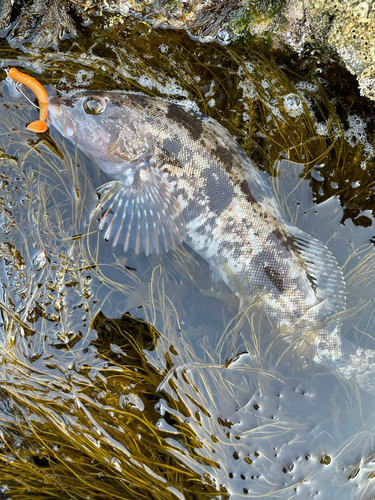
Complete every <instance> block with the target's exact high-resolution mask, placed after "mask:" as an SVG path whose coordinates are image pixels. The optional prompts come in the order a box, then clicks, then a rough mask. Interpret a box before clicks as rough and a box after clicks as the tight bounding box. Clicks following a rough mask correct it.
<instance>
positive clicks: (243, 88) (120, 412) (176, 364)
mask: <svg viewBox="0 0 375 500" xmlns="http://www.w3.org/2000/svg"><path fill="white" fill-rule="evenodd" d="M132 36H133V39H132V40H133V42H134V44H135V43H138V46H137V48H138V49H139V48H140V47H142V44H143V43H144V44H145V52H144V53H143V54H142V56H140V55H139V54H140V51H139V50H138V51H137V50H135V49H134V48H133V47H131V44H130V42H129V44H128V45H126V44H125V43H123V42H121V40H117V39H115V38H114V39H113V40H112V42H111V43H109V42H108V46H107V51H108V53H107V54H106V57H104V54H102V57H103V59H102V60H99V59H98V56H97V55H95V50H96V49H95V44H93V47H92V48H91V49H90V50H89V51H87V52H85V51H84V50H81V49H80V48H79V46H74V44H73V46H72V49H71V53H70V54H69V55H67V54H62V53H59V54H53V55H51V54H46V53H44V54H41V55H40V56H39V57H40V58H39V59H38V58H36V57H35V56H34V55H30V54H29V55H21V56H20V59H19V60H18V61H16V60H12V61H10V56H9V55H8V62H7V61H3V64H4V65H6V64H8V65H15V66H17V65H18V66H19V67H20V69H21V65H22V64H24V66H25V67H28V68H29V69H34V70H35V71H36V70H37V69H38V68H39V69H42V71H43V76H44V78H47V77H49V81H51V83H54V84H55V85H58V88H59V89H60V90H64V89H65V88H66V89H69V88H70V87H72V86H76V87H81V86H83V85H86V84H87V85H89V86H91V87H95V86H96V88H99V86H100V88H105V87H106V88H108V86H110V85H111V80H110V77H112V84H113V87H115V88H128V87H131V88H137V89H138V90H139V89H142V90H144V91H147V92H149V93H155V94H158V95H164V96H169V97H174V98H177V99H184V100H186V99H189V100H193V101H194V102H195V104H196V105H198V106H199V107H200V108H201V109H202V111H205V112H209V113H211V114H212V115H213V116H215V117H216V118H218V119H220V120H221V122H222V123H224V125H226V126H228V127H229V129H230V130H231V131H232V133H235V134H236V137H238V139H239V141H240V142H241V143H242V144H243V145H244V146H245V147H246V148H247V150H248V151H249V152H251V153H253V156H254V158H255V159H256V160H257V161H258V162H259V163H262V160H264V159H268V163H266V164H265V167H266V169H268V170H270V171H271V172H272V174H273V175H272V176H269V182H270V185H271V186H272V187H273V189H274V190H275V192H276V194H277V197H278V199H279V202H280V206H281V207H282V209H283V210H284V212H285V213H286V214H287V216H288V218H289V219H290V220H292V221H293V222H294V223H295V224H296V225H298V227H300V228H301V229H303V230H305V231H306V232H308V233H310V234H311V235H313V236H315V237H317V238H318V239H320V240H321V241H323V242H324V243H326V244H327V245H328V246H329V248H330V249H331V251H332V252H333V254H334V255H335V257H336V258H337V260H338V262H339V265H340V266H341V267H342V268H343V270H344V274H345V278H346V282H347V286H348V313H347V314H346V315H345V317H344V328H343V331H344V332H345V333H346V334H347V335H348V336H349V338H351V340H355V341H356V342H358V343H360V344H361V345H364V346H368V347H372V348H374V347H375V342H374V340H373V339H374V338H375V332H374V326H373V321H372V316H373V309H374V307H373V296H374V293H373V291H374V280H373V274H374V273H373V267H374V263H375V261H374V258H375V254H374V250H373V243H372V242H371V240H372V239H373V238H374V233H373V229H372V225H371V224H372V219H373V215H372V212H371V210H372V205H371V203H372V201H371V196H372V178H373V175H372V170H371V168H372V163H371V162H372V160H371V158H372V157H371V147H370V146H371V144H369V143H366V138H365V137H364V136H363V135H362V136H361V135H359V136H358V137H359V138H358V137H357V138H356V139H355V133H354V132H355V131H357V132H358V130H359V129H358V127H359V125H358V124H357V125H356V124H355V123H349V126H348V127H347V128H346V129H345V130H344V131H340V128H339V125H340V123H341V124H342V126H343V127H344V124H343V122H340V121H339V120H337V121H336V122H335V118H334V117H335V116H336V115H334V114H333V110H332V109H331V108H330V107H329V100H327V101H324V92H323V91H322V90H321V89H319V87H318V86H317V84H315V87H308V85H313V84H311V83H309V84H307V83H306V82H300V84H299V87H294V86H293V83H292V82H291V81H289V80H288V79H287V78H286V77H285V75H282V74H280V75H276V74H275V73H274V72H275V69H274V66H272V65H271V64H270V67H269V68H268V67H267V66H266V65H265V63H264V62H263V63H262V62H261V61H259V60H257V59H256V57H255V56H253V59H251V55H249V54H248V55H247V56H246V57H242V56H240V55H238V54H232V53H230V52H229V53H228V52H226V51H227V50H229V49H224V48H215V49H210V50H209V49H208V48H207V46H201V48H199V47H198V49H193V48H192V47H190V46H189V47H188V48H186V47H184V46H183V43H182V42H183V40H182V41H181V39H180V38H179V37H177V38H176V39H175V40H174V41H173V39H171V40H170V41H168V40H169V39H168V38H166V35H165V34H164V33H160V32H156V33H155V35H153V34H152V33H151V32H148V31H147V30H146V28H144V27H142V28H139V29H138V31H136V32H135V33H134V32H133V33H132ZM153 36H155V39H153V38H152V37H153ZM179 36H180V35H179ZM93 37H97V40H98V41H100V37H101V35H100V33H94V35H93ZM134 40H137V42H135V41H134ZM142 40H145V41H142ZM146 40H147V42H146ZM150 40H151V41H152V40H153V41H154V42H155V46H156V45H157V44H158V50H159V52H158V54H159V56H160V60H158V59H157V58H156V55H155V54H154V53H153V52H150V53H149V54H148V52H147V50H146V49H147V45H146V43H150ZM98 43H99V42H98ZM77 47H78V48H77ZM162 47H163V48H162ZM194 50H196V52H194ZM85 53H87V54H89V55H86V56H84V54H85ZM110 55H111V57H110ZM94 56H95V57H96V58H95V57H94ZM167 56H168V57H167ZM12 57H16V53H15V54H14V55H13V56H12ZM141 57H142V58H143V59H142V58H141ZM231 57H232V58H231ZM184 58H185V59H184ZM147 60H149V61H150V63H149V65H148V66H145V61H146V62H147ZM142 64H143V65H142ZM30 65H31V66H30ZM64 68H65V69H66V71H65V74H63V73H64ZM90 68H94V70H95V71H94V72H90V71H92V70H90ZM223 68H224V69H225V71H227V74H226V76H227V77H226V78H225V79H221V80H220V79H219V77H218V75H219V74H221V73H222V72H223ZM183 71H185V73H184V74H183ZM260 71H263V72H264V73H263V77H264V79H263V80H261V79H260V78H261V74H260ZM267 71H269V74H273V76H272V77H268V76H267V75H268V73H267ZM106 72H107V73H108V75H107V76H106V75H105V73H106ZM186 75H188V76H187V77H186ZM251 75H253V76H251ZM34 76H37V75H36V74H35V75H34ZM266 77H267V78H268V79H267V78H266ZM277 77H279V79H277ZM62 78H63V79H64V80H63V81H62ZM198 78H200V79H201V80H200V81H199V80H198ZM283 78H284V80H283ZM257 81H259V83H258V87H257V86H256V82H257ZM272 87H274V88H272ZM110 88H111V87H110ZM49 89H50V90H51V91H52V87H49ZM262 89H263V90H262ZM298 89H299V90H300V92H301V93H300V94H299V96H297V97H298V99H299V101H298V99H297V98H296V97H294V98H291V97H290V96H291V95H296V92H299V90H298ZM303 91H304V92H305V93H303ZM0 92H1V95H2V97H1V99H0V109H1V110H2V111H1V118H0V120H1V122H0V147H1V148H2V155H1V158H0V162H1V174H2V190H1V201H2V203H1V214H0V215H1V218H2V224H1V233H2V235H1V242H2V243H1V249H0V250H1V257H2V260H1V269H0V276H1V283H2V289H1V295H2V296H1V304H0V307H1V315H2V336H3V342H4V345H3V349H2V351H3V352H2V365H1V376H0V379H1V381H2V382H1V390H2V392H3V396H4V397H3V404H2V407H1V413H0V419H1V430H2V434H0V437H1V442H2V453H0V458H1V459H2V462H0V472H1V474H0V488H1V491H2V493H3V494H4V497H5V498H19V499H21V498H23V496H25V497H26V496H28V495H29V494H32V493H38V494H40V495H42V496H43V495H44V497H45V498H51V497H53V496H57V495H58V496H59V498H86V497H87V495H90V496H91V497H92V498H103V496H105V497H106V498H135V497H137V498H139V497H143V498H160V499H164V498H189V499H190V498H203V497H204V498H213V497H219V498H227V497H228V496H229V497H230V498H231V499H237V498H257V497H260V496H263V497H264V496H266V497H267V498H275V499H276V498H280V499H283V498H303V499H305V498H307V497H315V496H316V497H318V496H324V498H326V499H332V500H333V499H336V498H337V499H339V498H340V499H341V498H344V497H345V498H350V497H354V498H363V499H366V498H368V499H369V498H371V495H372V488H373V486H372V481H371V477H372V475H373V473H374V464H373V463H372V460H373V459H374V455H373V454H374V450H373V445H372V442H373V433H374V427H373V423H372V422H373V411H374V399H373V397H371V396H369V395H367V394H365V393H363V392H359V391H358V390H357V388H356V387H355V386H353V385H351V384H350V383H348V382H346V381H343V380H341V379H340V378H339V377H338V376H337V375H336V374H334V373H331V372H328V371H327V370H325V369H323V368H321V367H319V366H316V365H314V364H312V363H309V362H308V360H307V361H305V362H302V361H301V359H300V357H299V356H297V355H296V354H293V353H291V350H290V349H288V346H287V345H285V344H284V343H283V342H282V339H280V338H279V336H278V333H279V332H277V331H274V329H272V326H271V325H270V322H269V320H268V318H267V317H266V315H265V314H264V311H262V310H261V308H260V307H259V306H258V305H257V304H252V305H251V307H249V308H248V309H247V310H246V311H244V312H240V313H238V309H239V301H238V300H237V299H236V298H235V297H234V296H233V295H232V294H231V292H230V290H229V289H228V288H226V287H225V286H224V285H222V284H220V283H214V282H213V280H212V276H211V273H210V270H209V269H208V267H207V264H206V263H205V262H204V261H203V260H202V259H200V258H199V256H197V255H196V254H194V253H193V252H192V251H191V250H190V249H189V248H188V247H187V246H186V245H183V246H181V248H179V249H177V250H176V251H175V252H170V253H168V254H164V255H161V256H151V257H145V256H142V255H141V256H135V255H133V254H132V253H131V252H128V253H124V252H123V251H122V250H121V248H120V247H116V248H115V249H112V247H111V244H110V242H105V241H104V239H103V235H102V234H101V233H100V232H99V231H98V229H97V224H96V221H95V218H94V219H92V218H91V213H92V211H93V209H94V207H95V205H96V202H97V196H96V194H95V188H97V187H98V186H100V185H101V184H102V183H104V182H105V181H106V180H108V179H106V177H105V176H104V174H102V173H101V172H100V171H99V169H98V168H97V167H96V166H95V165H92V164H91V163H90V161H88V160H87V159H86V158H85V157H84V155H83V154H82V153H80V152H79V151H77V150H76V149H75V148H74V146H73V145H71V144H69V143H68V142H67V141H65V140H64V139H63V138H62V137H61V136H59V134H58V133H57V132H56V131H54V130H51V131H50V132H49V134H45V135H43V136H39V137H37V136H36V135H35V134H32V133H29V132H28V131H27V130H26V128H25V124H26V123H28V122H29V121H32V120H33V119H35V118H34V117H35V114H36V110H34V109H33V108H32V107H31V105H29V104H28V103H27V101H26V100H25V99H24V98H22V97H19V96H17V97H16V99H12V97H11V96H10V95H9V91H8V87H7V86H6V85H5V83H4V82H3V83H2V87H1V90H0ZM262 92H263V93H262ZM314 94H316V95H315V97H314V99H315V101H313V97H312V96H313V95H314ZM283 96H289V97H288V99H284V98H283ZM304 99H305V100H304ZM317 102H318V103H319V105H320V106H321V107H322V106H323V104H322V103H324V105H325V106H326V107H325V113H328V115H327V116H325V119H324V120H323V119H321V121H320V122H319V120H318V118H316V116H318V115H319V116H321V114H323V111H322V110H321V109H320V112H319V113H321V114H319V113H318V111H317V104H316V103H317ZM252 103H256V107H255V106H254V108H252V105H253V104H252ZM301 103H302V108H301ZM211 110H212V112H211ZM257 113H258V114H257ZM329 113H331V115H330V114H329ZM256 114H257V116H260V118H259V122H257V123H256V124H255V123H254V121H253V119H254V116H255V115H256ZM277 120H279V121H277ZM288 120H289V121H288ZM349 122H350V120H349ZM291 124H294V128H292V126H291ZM256 125H257V127H256ZM360 125H361V126H362V122H361V123H360ZM319 127H320V128H319ZM324 127H325V133H324V134H323V133H322V135H320V134H318V133H317V132H316V130H321V129H323V128H324ZM355 127H357V128H355ZM362 129H363V127H362ZM257 134H258V136H257ZM259 134H261V135H262V136H263V137H261V138H260V137H259ZM335 134H336V135H335ZM340 134H341V135H340ZM345 134H346V135H345ZM358 134H359V132H358ZM358 134H357V135H358ZM336 136H337V142H336V143H335V137H336ZM343 137H344V138H345V137H346V139H343ZM297 139H298V141H297ZM345 140H346V142H345ZM360 140H362V141H363V142H365V143H366V144H365V146H364V148H362V149H361V148H360V147H358V143H359V142H360ZM340 141H341V142H340ZM348 141H349V142H350V141H351V144H349V142H348ZM332 144H334V145H335V148H336V151H335V154H333V153H332V150H330V152H328V153H327V149H329V148H330V147H331V145H332ZM297 146H298V147H297ZM340 148H341V149H340ZM356 148H357V149H356ZM341 150H343V151H344V153H345V154H344V153H340V151H341ZM348 150H349V152H347V151H348ZM363 150H364V151H363ZM287 154H288V156H289V160H283V161H281V162H280V163H277V162H276V163H275V161H276V160H277V158H279V159H281V158H283V156H284V157H285V156H286V155H287ZM345 155H346V156H345ZM350 155H351V156H350ZM343 158H354V159H356V163H355V161H354V160H353V164H352V166H351V167H352V168H351V169H348V168H347V169H346V171H345V168H344V167H345V164H344V162H343V160H342V159H343ZM363 162H367V166H365V167H366V168H362V167H363ZM323 164H324V165H323ZM361 165H362V167H361ZM356 183H359V184H358V185H357V184H356ZM347 185H348V186H349V188H348V189H347V190H346V191H344V188H345V186H347ZM333 193H340V196H341V198H340V200H339V199H338V198H330V195H331V194H333ZM362 199H363V200H364V201H363V202H362V204H361V200H362ZM367 200H370V201H367ZM340 201H341V203H340ZM316 202H319V204H317V203H316ZM366 203H367V205H366ZM43 250H44V251H45V252H46V256H47V262H46V264H45V266H44V267H42V269H40V270H37V269H36V268H35V263H33V259H34V258H35V257H36V256H37V255H39V252H41V251H43ZM150 324H151V325H152V326H150ZM299 354H301V353H299ZM302 354H304V356H305V359H306V356H307V357H308V355H309V351H308V349H307V351H305V352H303V353H302ZM46 484H47V485H48V492H46V493H40V487H41V485H43V486H44V487H45V485H46Z"/></svg>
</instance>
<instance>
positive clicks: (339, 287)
mask: <svg viewBox="0 0 375 500" xmlns="http://www.w3.org/2000/svg"><path fill="white" fill-rule="evenodd" d="M49 106H50V122H51V125H52V126H54V127H56V128H57V129H58V130H59V131H60V132H61V134H62V135H63V136H65V137H66V138H68V139H70V140H71V141H73V142H74V143H75V144H77V146H78V147H79V148H80V149H81V150H82V151H83V152H84V153H85V154H87V155H89V156H91V157H92V158H93V159H94V160H95V162H96V163H97V164H98V165H99V167H100V169H101V170H102V171H103V172H105V173H107V174H108V175H109V176H110V177H111V178H112V179H113V180H112V181H110V182H108V183H107V184H105V185H103V186H101V187H100V188H99V189H98V191H99V192H100V193H101V194H102V198H101V202H100V207H99V211H100V213H101V223H100V227H101V229H103V228H105V237H106V239H110V238H113V245H117V244H121V245H123V246H124V250H128V249H133V250H135V252H136V253H139V252H142V251H143V252H145V253H146V254H147V255H148V254H150V253H151V252H157V253H158V252H159V251H168V250H169V249H174V248H175V247H176V246H177V245H178V244H180V243H181V242H182V241H186V242H187V243H188V244H189V245H190V246H191V247H192V248H193V249H194V250H195V251H196V252H197V253H198V254H200V255H201V256H202V257H203V258H204V259H205V260H206V261H207V262H208V263H209V265H210V267H211V269H212V270H213V271H214V273H215V275H216V276H217V277H219V278H221V279H222V280H223V281H224V282H225V283H227V285H228V286H229V287H230V288H231V289H232V290H233V291H235V290H236V283H237V285H238V283H241V287H242V288H243V289H244V290H245V292H246V294H247V295H248V296H249V297H252V296H254V294H259V293H261V295H262V297H263V299H262V300H263V301H264V304H265V307H266V309H267V311H268V313H269V314H270V316H271V317H272V318H273V320H274V321H275V323H276V324H277V325H278V326H283V325H284V326H286V327H288V329H289V332H290V333H293V332H295V331H297V330H298V331H303V332H306V331H309V330H312V329H316V328H317V326H318V325H322V326H321V327H320V329H319V333H318V334H317V335H313V336H312V337H315V338H314V340H313V347H314V350H315V353H316V354H315V358H314V359H315V361H317V362H319V363H321V364H324V365H328V366H330V367H332V368H334V369H337V370H338V371H340V372H341V373H342V374H343V375H344V376H346V377H347V378H350V379H355V380H356V381H358V382H359V384H360V386H361V387H362V388H364V389H365V390H368V391H369V392H373V393H375V387H374V388H373V377H374V371H373V370H372V369H371V367H370V365H371V363H374V361H375V353H374V352H373V351H370V350H362V349H360V348H358V347H356V346H354V345H353V344H351V343H349V342H348V341H345V340H343V339H341V336H340V334H339V330H340V323H339V320H338V319H337V315H339V313H340V312H342V311H344V310H345V283H344V280H343V276H342V273H341V270H340V268H339V266H338V265H337V262H336V260H335V259H334V257H333V256H332V254H331V253H330V251H329V250H328V249H327V248H326V247H325V246H324V245H323V244H322V243H321V242H320V241H318V240H316V239H314V238H312V237H311V236H309V235H308V234H306V233H304V232H303V231H301V230H299V229H298V228H296V227H295V226H293V225H291V224H290V223H289V222H288V221H287V220H285V219H284V217H283V215H282V213H281V212H280V210H279V208H278V206H277V202H276V200H275V197H274V195H273V193H272V192H271V190H270V189H269V187H268V184H267V182H266V180H265V178H264V177H263V174H262V173H261V172H260V170H259V169H258V168H257V167H256V165H255V164H254V163H253V162H252V161H251V160H250V159H249V158H248V156H247V155H246V153H245V152H244V151H243V150H242V149H241V148H240V147H239V146H238V145H237V143H236V142H235V140H234V139H233V138H232V137H231V136H230V134H229V133H228V132H227V131H226V129H224V128H223V127H222V126H221V125H220V124H219V123H218V122H216V121H215V120H213V119H211V118H209V117H207V116H205V115H203V114H200V113H197V112H194V111H192V110H191V109H188V108H185V107H182V106H179V105H176V104H173V103H171V102H168V101H165V100H161V99H155V98H151V97H148V96H146V95H143V94H137V93H119V92H101V91H98V92H77V93H76V94H74V95H72V96H69V97H55V98H53V99H51V100H50V103H49ZM228 270H230V272H228ZM232 273H233V274H234V276H235V279H233V280H232V279H231V278H230V277H229V276H230V275H231V274H232ZM290 339H291V337H289V340H290Z"/></svg>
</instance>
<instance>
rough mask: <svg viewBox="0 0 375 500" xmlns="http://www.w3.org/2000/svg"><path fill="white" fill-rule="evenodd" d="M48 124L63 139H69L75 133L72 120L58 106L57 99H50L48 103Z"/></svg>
mask: <svg viewBox="0 0 375 500" xmlns="http://www.w3.org/2000/svg"><path fill="white" fill-rule="evenodd" d="M48 111H49V112H48V119H47V121H48V123H49V124H50V125H52V126H53V127H54V128H55V129H56V130H58V132H60V134H61V135H62V136H64V137H67V138H71V137H72V136H73V135H75V133H76V126H75V123H74V120H72V119H71V117H70V116H69V113H67V112H66V111H64V110H63V109H62V107H61V106H60V103H59V99H58V98H52V99H51V100H50V101H49V103H48Z"/></svg>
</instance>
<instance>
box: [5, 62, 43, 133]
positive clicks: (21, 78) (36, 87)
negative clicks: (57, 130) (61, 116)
mask: <svg viewBox="0 0 375 500" xmlns="http://www.w3.org/2000/svg"><path fill="white" fill-rule="evenodd" d="M7 74H8V76H9V77H10V78H12V79H13V80H15V81H16V82H19V83H22V84H23V85H25V86H26V87H28V88H29V89H30V90H32V91H33V92H34V94H35V96H36V98H37V99H38V104H39V120H35V121H33V122H31V123H29V124H28V125H27V127H26V128H27V129H28V130H30V131H31V132H38V133H42V132H45V131H46V130H47V129H48V125H47V123H46V119H47V116H48V94H47V91H46V89H45V88H44V87H43V85H42V84H41V83H39V82H38V80H36V79H35V78H33V77H32V76H29V75H26V73H22V72H21V71H18V69H17V68H10V69H9V71H7Z"/></svg>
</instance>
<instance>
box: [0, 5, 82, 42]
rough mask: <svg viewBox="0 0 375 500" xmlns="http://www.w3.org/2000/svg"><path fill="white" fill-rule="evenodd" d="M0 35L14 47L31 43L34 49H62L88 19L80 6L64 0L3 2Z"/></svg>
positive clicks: (0, 13) (0, 10)
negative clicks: (63, 40) (63, 44)
mask: <svg viewBox="0 0 375 500" xmlns="http://www.w3.org/2000/svg"><path fill="white" fill-rule="evenodd" d="M0 5H1V6H0V36H7V39H8V41H9V43H10V45H11V46H12V47H20V46H21V45H24V44H26V43H29V42H30V43H31V44H32V46H33V47H34V48H42V47H48V46H52V47H54V48H57V47H58V44H59V41H60V40H61V39H64V38H69V37H72V36H76V35H77V29H76V25H77V21H82V20H83V18H84V17H86V16H85V14H84V13H83V9H82V8H81V7H80V6H79V5H78V4H73V3H69V2H66V1H61V0H33V1H32V2H25V1H23V0H19V1H18V2H13V1H12V0H3V1H2V2H1V3H0Z"/></svg>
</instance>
